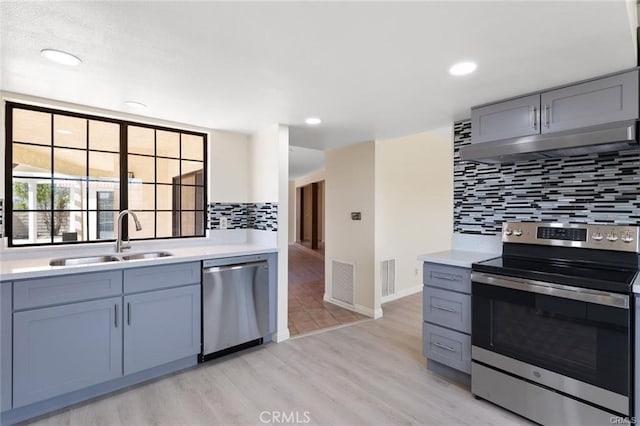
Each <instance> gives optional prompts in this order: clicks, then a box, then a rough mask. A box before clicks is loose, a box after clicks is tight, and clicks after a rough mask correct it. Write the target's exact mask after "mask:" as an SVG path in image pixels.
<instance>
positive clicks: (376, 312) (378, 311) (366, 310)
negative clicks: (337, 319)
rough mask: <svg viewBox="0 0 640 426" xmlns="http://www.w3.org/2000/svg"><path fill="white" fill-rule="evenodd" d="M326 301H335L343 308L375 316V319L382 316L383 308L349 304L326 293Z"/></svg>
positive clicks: (335, 303) (370, 316) (371, 316)
mask: <svg viewBox="0 0 640 426" xmlns="http://www.w3.org/2000/svg"><path fill="white" fill-rule="evenodd" d="M323 299H324V301H325V302H329V303H333V304H334V305H336V306H340V307H341V308H344V309H347V310H349V311H352V312H357V313H359V314H362V315H364V316H367V317H369V318H373V319H378V318H382V308H378V309H375V310H374V309H371V308H369V307H367V306H362V305H349V304H348V303H344V302H341V301H339V300H336V299H334V298H332V297H331V296H329V295H327V294H326V293H325V295H324V298H323Z"/></svg>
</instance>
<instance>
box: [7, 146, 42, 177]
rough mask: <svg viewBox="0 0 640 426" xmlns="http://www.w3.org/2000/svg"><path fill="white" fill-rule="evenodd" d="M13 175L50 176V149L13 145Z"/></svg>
mask: <svg viewBox="0 0 640 426" xmlns="http://www.w3.org/2000/svg"><path fill="white" fill-rule="evenodd" d="M11 162H12V163H13V174H14V175H18V174H19V175H25V174H31V175H34V174H37V175H42V174H46V175H50V174H51V148H48V147H44V146H33V145H22V144H19V143H14V144H13V158H12V159H11Z"/></svg>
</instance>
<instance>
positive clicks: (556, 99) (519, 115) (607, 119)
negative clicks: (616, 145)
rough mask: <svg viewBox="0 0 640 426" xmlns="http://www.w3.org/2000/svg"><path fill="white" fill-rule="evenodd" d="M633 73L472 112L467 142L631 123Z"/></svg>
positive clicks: (634, 114) (635, 95) (635, 92)
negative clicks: (618, 122) (616, 123)
mask: <svg viewBox="0 0 640 426" xmlns="http://www.w3.org/2000/svg"><path fill="white" fill-rule="evenodd" d="M638 99H639V93H638V70H631V71H626V72H622V73H618V74H614V75H609V76H605V77H601V78H595V79H592V80H588V81H585V82H582V83H576V84H571V85H566V86H563V87H560V88H557V89H550V90H546V91H542V92H540V93H534V94H530V95H526V96H522V97H519V98H515V99H509V100H506V101H502V102H495V103H492V104H487V105H482V106H478V107H474V108H471V142H472V143H482V142H489V141H495V140H500V139H509V138H516V137H521V136H530V135H538V134H547V133H548V134H551V133H555V132H561V131H566V130H574V129H580V128H585V127H590V126H596V125H599V124H604V123H612V122H617V121H625V120H636V119H638V116H639V110H638Z"/></svg>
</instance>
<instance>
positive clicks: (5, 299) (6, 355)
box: [0, 282, 13, 411]
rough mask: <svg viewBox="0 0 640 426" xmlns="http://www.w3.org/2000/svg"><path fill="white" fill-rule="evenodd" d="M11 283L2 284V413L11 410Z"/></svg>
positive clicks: (0, 328) (0, 313)
mask: <svg viewBox="0 0 640 426" xmlns="http://www.w3.org/2000/svg"><path fill="white" fill-rule="evenodd" d="M11 285H12V284H11V283H10V282H2V283H0V386H1V387H0V411H6V410H9V409H10V408H11V380H12V379H11V376H12V373H11V340H12V332H13V330H12V328H13V327H12V324H13V323H12V319H11V298H12V297H11V291H12V288H11Z"/></svg>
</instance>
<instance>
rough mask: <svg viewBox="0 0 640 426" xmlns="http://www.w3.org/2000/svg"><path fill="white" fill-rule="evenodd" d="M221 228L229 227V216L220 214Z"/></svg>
mask: <svg viewBox="0 0 640 426" xmlns="http://www.w3.org/2000/svg"><path fill="white" fill-rule="evenodd" d="M220 229H227V218H226V217H224V216H220Z"/></svg>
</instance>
